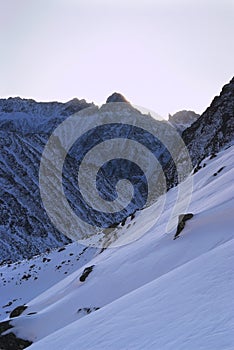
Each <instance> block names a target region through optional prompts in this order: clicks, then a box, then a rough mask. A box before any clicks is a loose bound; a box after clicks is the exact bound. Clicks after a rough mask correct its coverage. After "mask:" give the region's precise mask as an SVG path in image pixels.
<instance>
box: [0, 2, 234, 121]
mask: <svg viewBox="0 0 234 350" xmlns="http://www.w3.org/2000/svg"><path fill="white" fill-rule="evenodd" d="M233 36H234V1H233V0H203V1H199V0H196V1H194V0H125V1H124V0H20V1H19V0H0V98H2V97H9V96H21V97H30V98H34V99H36V100H42V101H43V100H44V101H48V100H61V101H67V100H69V99H71V98H73V97H78V98H85V99H86V100H87V101H90V102H91V101H93V102H95V103H103V102H105V100H106V98H107V97H108V96H109V95H110V94H111V93H112V92H114V91H117V92H121V93H122V94H123V95H125V96H126V98H127V99H128V100H130V101H131V102H132V103H134V104H137V105H141V106H143V107H146V108H150V109H152V110H154V111H156V112H158V113H159V114H161V115H163V116H167V114H168V113H174V112H176V111H178V110H181V109H192V110H195V111H196V112H198V113H200V112H202V111H204V109H205V108H206V107H207V106H208V105H209V104H210V102H211V100H212V98H213V97H214V96H215V95H216V94H218V93H219V92H220V90H221V87H222V86H223V85H224V84H225V83H227V82H228V81H229V80H230V79H231V77H232V75H233V71H234V70H233V67H234V64H233V62H234V40H233Z"/></svg>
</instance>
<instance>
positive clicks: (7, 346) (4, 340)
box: [0, 321, 32, 350]
mask: <svg viewBox="0 0 234 350" xmlns="http://www.w3.org/2000/svg"><path fill="white" fill-rule="evenodd" d="M11 328H13V326H11V325H10V321H5V322H1V323H0V349H1V350H20V349H25V348H27V347H28V346H30V345H31V344H32V342H31V341H28V340H24V339H20V338H17V337H16V335H15V334H14V333H12V332H10V333H8V334H5V335H3V333H4V332H6V331H7V330H9V329H11Z"/></svg>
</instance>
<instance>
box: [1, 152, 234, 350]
mask: <svg viewBox="0 0 234 350" xmlns="http://www.w3.org/2000/svg"><path fill="white" fill-rule="evenodd" d="M233 158H234V147H229V148H227V149H225V150H223V151H221V152H220V153H219V154H218V155H217V156H216V157H208V158H206V159H204V160H203V161H202V163H201V169H200V171H198V172H197V173H196V174H195V175H193V177H194V190H193V197H192V201H191V204H190V207H189V209H188V212H190V213H193V215H194V216H193V218H192V219H191V220H189V221H187V222H186V225H185V228H184V230H183V231H182V232H181V234H180V237H179V238H178V239H176V240H173V237H174V234H175V231H173V232H171V233H165V232H166V227H167V223H168V220H169V216H170V213H171V209H172V207H173V204H174V202H175V201H176V196H177V189H176V188H173V189H171V190H170V191H169V192H168V194H167V201H166V207H165V210H164V211H163V213H162V215H161V217H160V219H159V221H158V222H157V223H156V224H155V226H153V228H151V229H150V230H149V231H148V232H147V233H146V234H145V235H144V236H143V237H142V238H141V239H139V240H137V241H135V242H134V243H132V244H129V245H126V246H123V247H121V248H115V249H111V248H110V249H107V250H105V251H104V252H102V253H101V254H98V255H96V256H95V257H93V259H91V260H90V261H89V262H88V264H85V265H84V266H83V267H82V268H79V269H78V270H77V271H75V272H73V273H72V274H70V275H69V276H68V277H66V278H65V279H63V280H62V281H61V282H59V283H58V284H56V285H54V286H52V287H51V288H50V289H48V290H47V291H45V292H44V293H42V294H40V292H38V294H40V295H38V296H36V297H35V298H34V299H33V300H31V301H30V302H27V303H26V306H27V308H26V309H25V310H24V311H23V312H22V314H21V315H20V316H19V317H16V318H11V319H9V320H8V322H9V323H8V324H10V325H11V326H12V327H13V328H11V329H9V330H8V331H7V330H6V332H5V333H4V332H3V334H2V336H1V338H0V344H1V341H2V344H3V343H4V339H6V337H7V333H9V332H13V334H15V335H16V336H17V337H18V338H21V339H28V340H30V341H32V342H34V343H35V344H34V345H32V347H31V348H32V349H43V350H44V349H45V350H46V349H51V348H54V349H58V350H59V349H61V350H65V349H69V350H76V349H101V348H102V349H103V348H104V349H163V350H164V349H165V350H167V349H168V350H169V349H181V350H184V349H188V348H189V349H192V350H199V349H206V350H211V349H212V350H213V349H217V350H221V349H222V350H223V349H226V350H228V349H229V350H231V349H233V346H234V335H233V334H234V333H233V326H234V314H233V312H232V309H231V307H230V305H231V304H232V299H233V298H232V290H233V287H234V285H233V272H232V271H233V263H234V261H233V254H232V253H233V248H234V243H233V242H234V231H233V225H234V219H233V215H232V213H233V209H234V203H233V190H234V186H233V178H234V170H233ZM185 196H186V194H185ZM143 214H144V215H140V216H139V217H136V218H135V219H134V220H133V222H132V225H134V221H136V220H140V221H141V222H140V225H137V226H136V227H138V228H139V227H141V228H142V229H143V230H144V227H145V224H146V223H148V222H149V221H150V220H154V215H155V206H154V205H153V206H151V207H149V208H147V209H145V210H144V212H143ZM123 230H126V233H125V234H126V235H127V234H128V230H129V229H128V228H126V227H125V228H123ZM136 235H137V232H136ZM87 252H88V251H87ZM58 254H59V253H58ZM60 254H61V253H60ZM85 254H86V252H85V253H84V254H83V256H84V257H85ZM87 254H88V253H87ZM15 267H16V271H17V268H18V267H17V266H15ZM87 268H88V269H87ZM4 269H5V270H4V272H5V274H6V275H7V274H8V273H9V272H7V268H6V267H4ZM9 271H11V267H10V268H9ZM71 272H72V271H71ZM44 273H46V272H42V273H41V276H42V277H41V278H42V279H41V280H43V274H44ZM50 273H51V272H50ZM31 283H32V285H33V283H36V281H35V282H34V281H32V282H31ZM14 284H15V281H14V280H12V282H9V283H8V284H7V285H6V286H3V287H2V290H1V295H6V294H7V293H9V290H10V286H14ZM25 288H26V284H25ZM39 290H40V288H39ZM16 294H17V293H16ZM25 294H26V295H27V291H26V289H25ZM15 297H16V295H14V292H13V289H12V291H11V294H10V299H12V298H13V299H14V298H15ZM4 300H5V301H7V300H8V299H7V298H6V297H5V299H4ZM22 303H24V301H23V302H22ZM99 308H100V309H99ZM6 321H7V320H6ZM5 325H6V324H5ZM0 326H2V324H1V325H0ZM2 327H3V326H2ZM4 334H5V335H4ZM2 347H3V345H2ZM3 349H7V347H3Z"/></svg>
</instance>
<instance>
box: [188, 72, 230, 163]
mask: <svg viewBox="0 0 234 350" xmlns="http://www.w3.org/2000/svg"><path fill="white" fill-rule="evenodd" d="M182 138H183V140H184V142H185V143H186V145H187V147H188V150H189V153H190V156H191V159H192V162H193V165H197V164H198V163H199V162H200V161H201V160H202V159H203V158H205V157H207V156H208V155H210V154H213V153H214V154H215V153H216V152H218V151H219V150H220V149H221V148H222V147H225V146H227V145H228V144H230V143H231V142H233V139H234V78H232V80H231V81H230V83H229V84H227V85H225V86H224V87H223V89H222V91H221V93H220V95H219V96H216V97H215V98H214V100H213V101H212V103H211V105H210V107H208V108H207V109H206V111H205V112H204V113H203V114H202V115H201V116H200V118H198V120H197V121H195V122H194V123H193V124H192V125H191V126H190V127H189V128H187V129H186V130H185V131H184V132H183V133H182Z"/></svg>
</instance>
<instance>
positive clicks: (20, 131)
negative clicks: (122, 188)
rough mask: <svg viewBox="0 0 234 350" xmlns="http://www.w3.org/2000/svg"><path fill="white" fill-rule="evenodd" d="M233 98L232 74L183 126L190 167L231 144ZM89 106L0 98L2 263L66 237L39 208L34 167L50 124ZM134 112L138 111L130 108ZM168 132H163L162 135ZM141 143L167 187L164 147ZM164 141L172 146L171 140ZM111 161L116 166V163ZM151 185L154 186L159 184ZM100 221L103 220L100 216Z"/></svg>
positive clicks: (70, 188) (170, 175)
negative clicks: (157, 163) (158, 165)
mask: <svg viewBox="0 0 234 350" xmlns="http://www.w3.org/2000/svg"><path fill="white" fill-rule="evenodd" d="M113 95H114V97H113V98H114V99H116V98H117V99H118V101H119V98H120V97H119V95H118V94H117V97H116V95H115V94H113ZM110 97H111V96H110ZM121 99H122V97H121V98H120V100H121ZM111 101H112V98H111ZM111 101H110V102H111ZM233 101H234V83H233V79H232V80H231V82H230V83H229V84H227V85H226V86H225V87H224V88H223V90H222V92H221V94H220V96H218V97H216V98H215V99H214V101H213V102H212V104H211V106H210V107H209V108H208V109H207V110H206V111H205V112H204V113H203V114H202V115H201V116H200V117H199V118H198V119H197V121H195V122H194V123H193V124H192V125H191V126H190V127H189V128H187V129H186V130H184V131H183V133H182V138H183V140H184V141H185V143H186V144H187V147H188V150H189V153H190V156H191V161H192V163H193V166H194V167H195V169H196V171H197V170H199V169H200V167H201V166H200V162H201V161H202V159H203V158H204V157H206V156H208V155H209V154H212V153H214V154H215V153H217V152H218V151H219V150H221V149H222V148H225V147H226V146H227V145H231V144H232V142H233V135H234V130H233V125H234V115H233V114H234V112H233V111H234V105H233V104H234V102H233ZM107 105H110V103H108V104H107ZM123 105H125V103H123ZM89 108H91V109H92V108H93V109H95V108H97V107H95V106H94V105H93V104H89V103H86V102H85V100H77V99H74V100H71V101H69V102H67V103H65V104H63V103H59V102H48V103H37V102H35V101H34V100H24V99H20V98H9V99H7V100H0V148H1V153H0V184H1V187H0V209H1V222H0V235H1V236H0V261H1V262H2V263H6V262H7V261H8V262H9V261H17V260H21V259H25V258H28V257H32V256H33V255H37V254H40V253H42V252H45V251H46V250H47V249H51V248H55V247H59V246H63V245H64V244H66V243H69V242H71V241H70V240H69V239H68V238H67V237H66V236H64V235H62V234H61V233H60V232H59V231H58V230H57V229H56V228H55V226H54V225H53V224H52V223H51V221H50V219H49V217H48V215H47V213H46V211H45V210H44V207H43V204H42V201H41V197H40V191H39V180H38V174H39V166H40V161H41V155H42V152H43V149H44V147H45V144H46V142H47V141H48V138H49V136H50V134H51V132H52V131H53V130H54V129H55V128H56V126H58V125H59V124H60V123H61V122H62V121H63V120H65V119H66V118H67V117H68V116H70V114H72V113H75V112H79V113H81V114H82V113H83V114H84V115H85V111H86V110H88V109H89ZM103 108H104V107H103ZM97 109H98V108H97ZM129 110H131V111H133V110H134V108H133V107H132V106H131V105H130V104H129V103H126V116H127V114H128V113H129ZM134 113H140V112H138V111H137V112H136V110H135V112H134ZM142 118H149V116H144V115H142ZM157 128H158V129H159V130H161V131H160V132H161V133H162V134H163V133H164V124H163V122H160V121H155V129H157ZM112 131H115V132H116V129H115V130H107V131H105V137H110V136H111V133H112ZM122 132H124V129H123V128H119V129H118V130H117V134H116V135H117V136H118V135H119V134H120V133H122ZM97 136H98V137H99V134H98V133H96V134H92V135H90V138H89V142H86V143H85V142H84V144H83V145H81V146H80V148H79V147H78V151H82V152H83V151H84V150H85V149H86V150H88V149H89V148H90V146H91V145H92V142H93V140H95V138H97ZM137 137H138V140H142V139H145V138H146V139H147V137H148V136H147V137H145V135H144V133H139V134H138V136H137ZM170 137H171V134H170V133H169V134H168V140H170ZM91 140H92V142H91ZM147 142H148V146H150V147H151V148H152V149H153V151H154V152H155V155H156V156H157V159H158V160H159V161H160V163H161V165H162V166H163V170H164V173H165V174H166V178H167V187H168V188H170V187H172V186H174V185H175V184H176V183H177V182H178V180H177V175H176V167H175V164H174V162H173V161H171V160H170V158H169V155H168V152H166V150H165V147H164V146H163V145H162V144H160V143H157V142H155V140H152V141H149V140H148V141H147ZM170 145H171V147H172V143H170ZM172 148H173V147H172ZM76 161H77V157H70V158H69V159H68V162H67V163H66V164H67V171H70V170H72V169H73V168H74V163H75V162H76ZM146 161H147V159H146ZM116 165H118V168H120V165H119V163H118V164H116ZM121 169H122V174H121V176H122V175H125V174H127V175H128V176H129V174H135V169H134V168H131V166H130V165H128V166H126V164H125V163H124V164H122V165H121ZM73 173H74V171H73ZM73 175H74V176H69V179H68V182H67V194H68V198H70V202H71V204H73V203H74V206H75V207H76V209H77V210H78V211H79V205H78V206H76V203H77V198H74V196H73V193H74V189H76V175H77V174H73ZM141 179H142V175H141V174H139V175H138V176H137V179H136V183H137V186H136V187H135V189H136V193H137V196H136V197H137V207H139V208H140V207H142V203H143V201H142V198H143V195H144V193H145V190H144V191H143V195H142V193H141V194H140V192H139V189H140V188H141ZM103 184H105V187H104V186H102V191H103V194H104V195H105V196H106V195H108V189H109V188H110V183H109V182H108V180H107V181H106V182H105V181H104V182H103ZM108 186H109V187H108ZM157 190H160V188H159V186H158V187H157ZM135 209H136V208H134V209H131V210H129V211H127V212H125V213H123V216H122V217H119V218H117V219H118V222H117V223H120V222H121V221H122V220H124V219H125V217H127V216H129V215H131V214H132V213H133V212H134V211H135ZM84 211H85V210H83V212H84ZM81 214H82V213H81ZM101 221H102V222H104V221H105V218H104V216H103V217H102V218H101ZM107 226H108V223H107Z"/></svg>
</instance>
